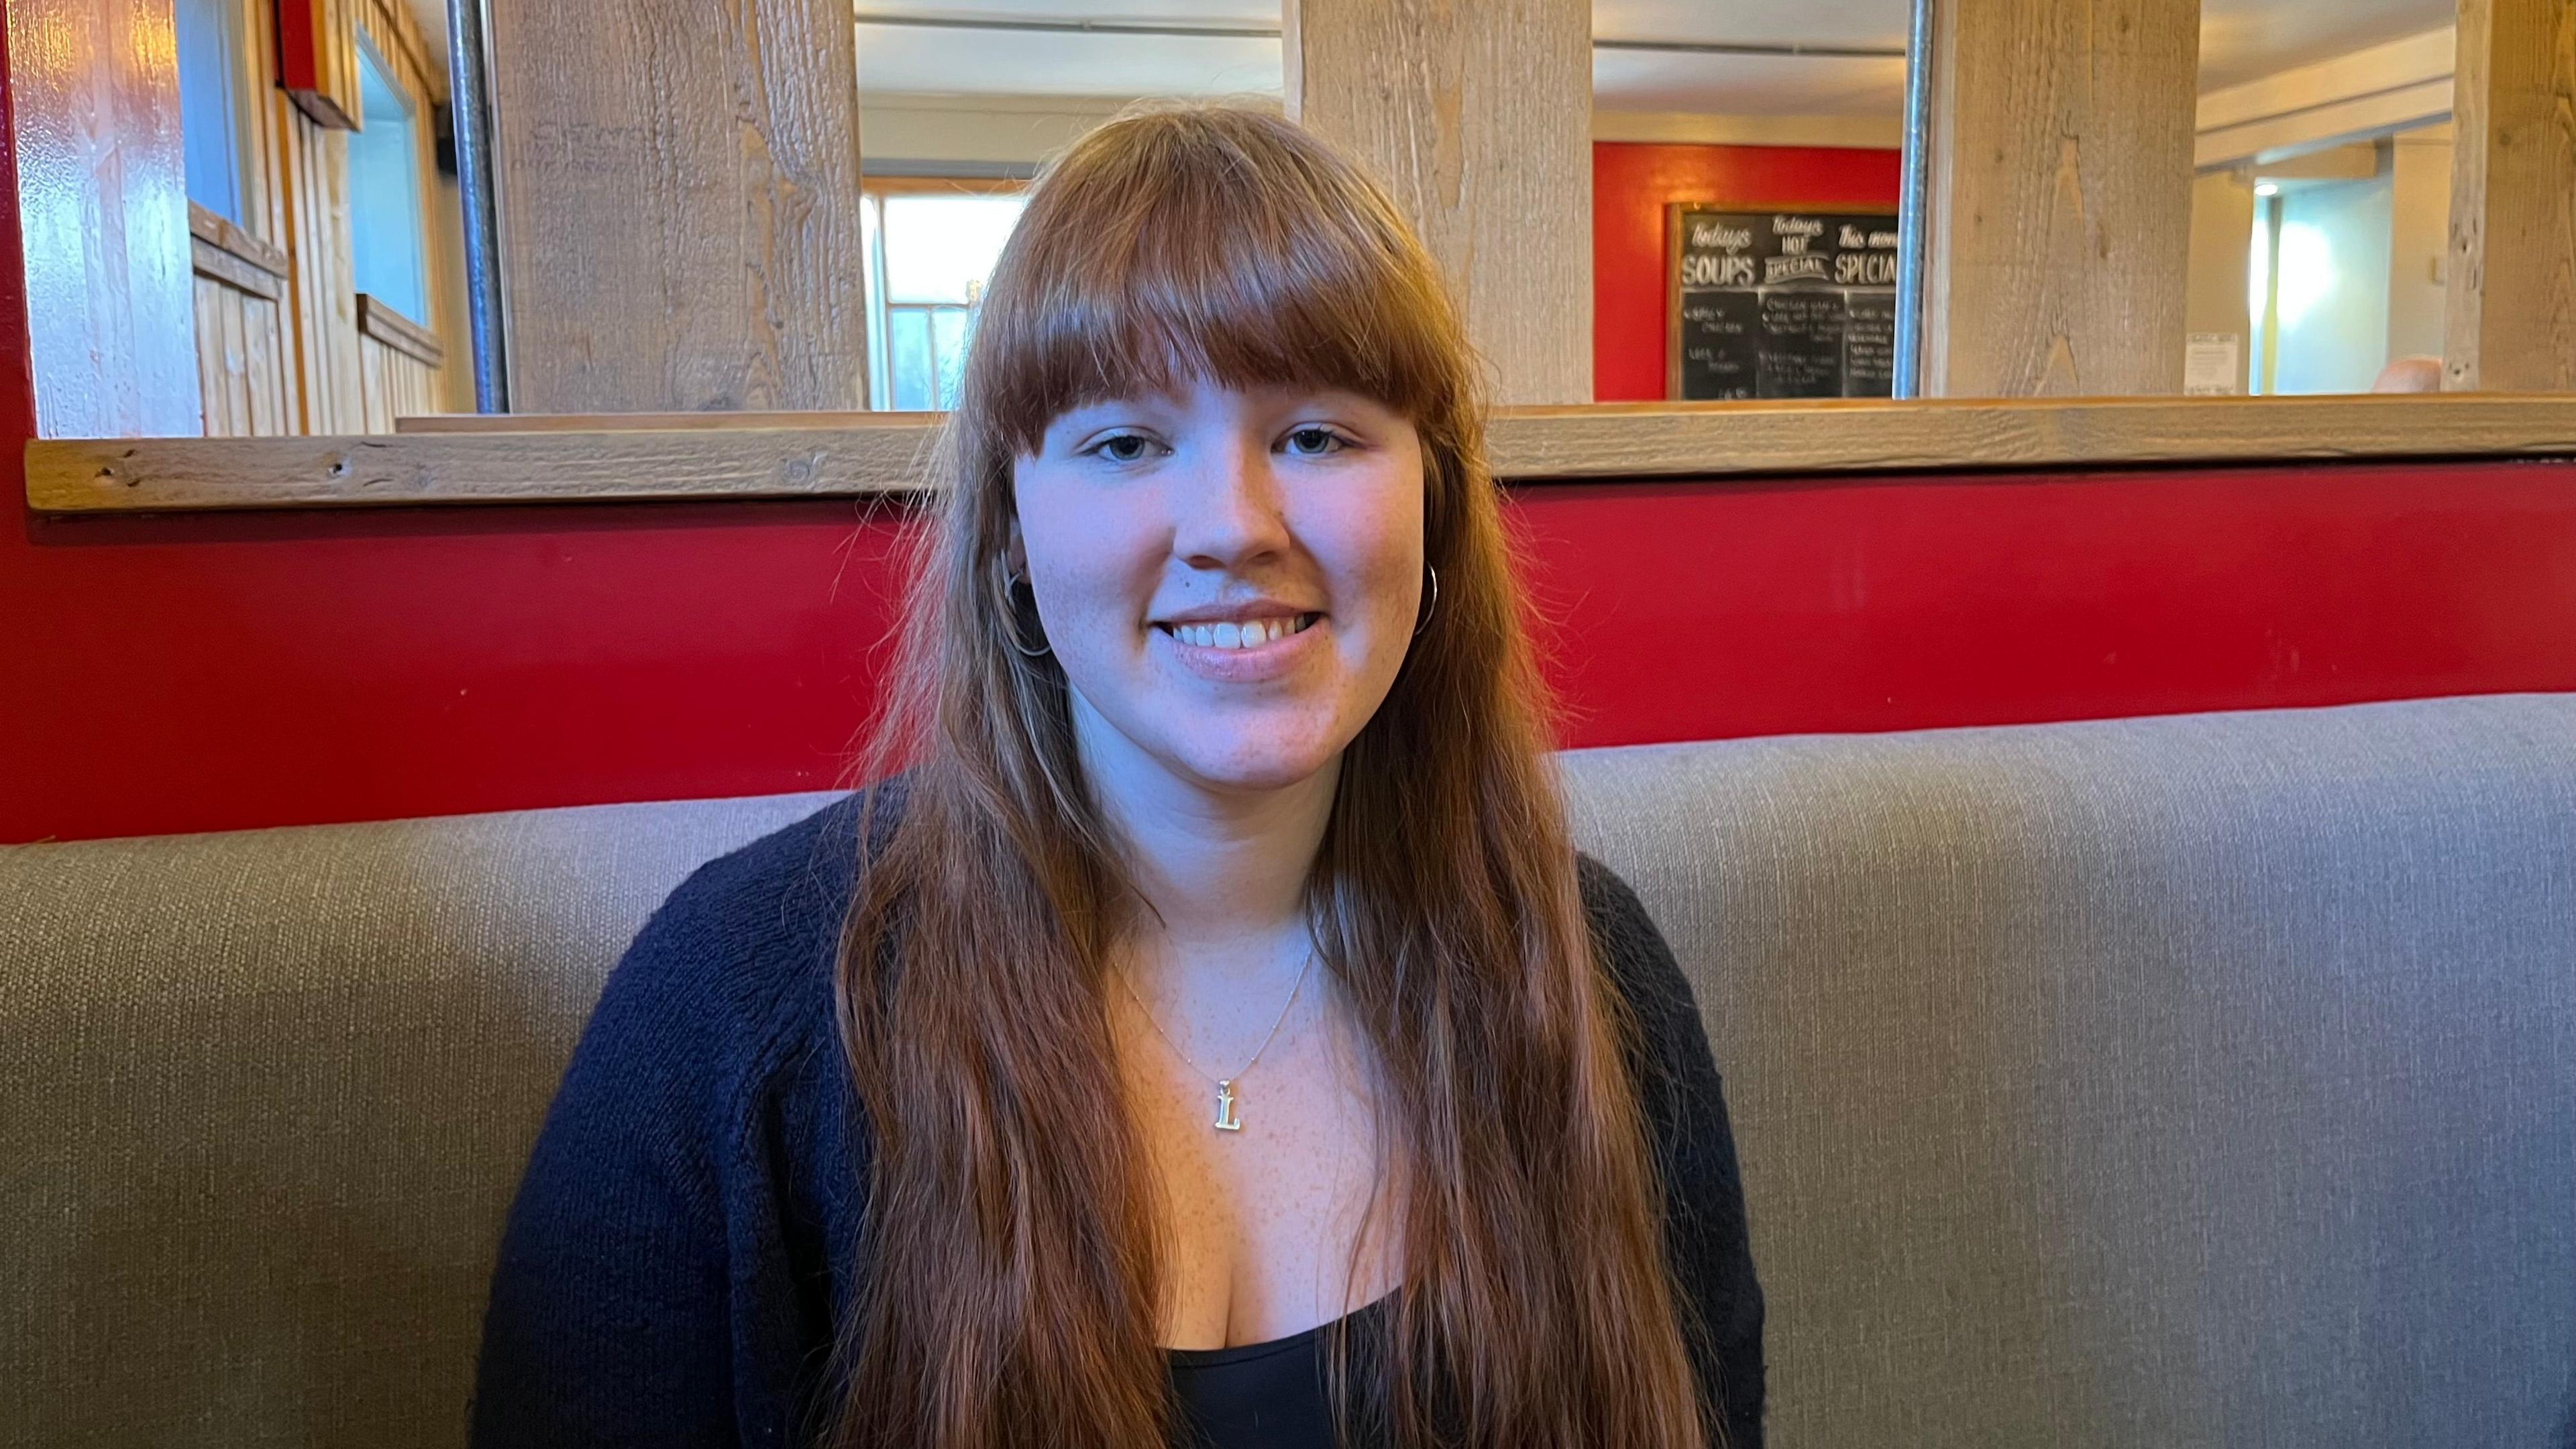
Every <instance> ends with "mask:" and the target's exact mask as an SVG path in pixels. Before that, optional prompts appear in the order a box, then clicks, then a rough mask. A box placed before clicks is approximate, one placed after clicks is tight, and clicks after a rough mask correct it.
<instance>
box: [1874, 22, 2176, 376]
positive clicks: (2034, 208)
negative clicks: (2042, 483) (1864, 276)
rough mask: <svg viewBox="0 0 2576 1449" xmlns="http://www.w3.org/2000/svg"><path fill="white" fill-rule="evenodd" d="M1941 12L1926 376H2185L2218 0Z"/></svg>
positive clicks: (1934, 55) (1928, 224)
mask: <svg viewBox="0 0 2576 1449" xmlns="http://www.w3.org/2000/svg"><path fill="white" fill-rule="evenodd" d="M1935 16H1936V23H1935V25H1934V27H1933V33H1932V43H1931V54H1930V55H1929V56H1928V57H1926V58H1925V62H1926V63H1927V64H1929V65H1930V66H1931V68H1932V69H1931V84H1932V125H1931V132H1932V139H1931V175H1930V186H1929V195H1928V197H1927V201H1928V207H1927V216H1926V218H1925V225H1924V235H1925V243H1926V246H1925V268H1924V280H1925V287H1924V291H1925V297H1924V319H1923V321H1924V342H1923V348H1924V356H1923V379H1924V391H1925V392H1926V393H1927V394H1928V395H1931V396H1936V397H2067V396H2108V395H2118V394H2136V393H2172V392H2179V391H2181V390H2182V382H2183V313H2184V286H2185V271H2186V261H2187V258H2188V256H2189V251H2190V231H2191V178H2192V124H2193V122H2192V117H2193V96H2194V95H2195V93H2196V91H2197V84H2196V72H2197V68H2198V64H2199V57H2200V0H1940V4H1939V5H1938V6H1937V7H1936V10H1935Z"/></svg>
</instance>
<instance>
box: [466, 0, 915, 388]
mask: <svg viewBox="0 0 2576 1449" xmlns="http://www.w3.org/2000/svg"><path fill="white" fill-rule="evenodd" d="M850 15H851V12H850V8H849V6H848V5H847V4H846V3H844V0H622V3H616V4H592V5H563V4H559V3H556V0H493V3H492V5H491V22H492V33H493V46H492V96H493V110H494V113H495V134H494V151H495V158H496V164H495V174H496V178H497V183H498V185H497V192H498V196H499V201H500V223H501V224H500V231H501V238H500V251H501V275H502V278H503V283H504V286H505V288H506V290H507V294H508V295H507V305H508V308H509V319H510V331H509V372H510V397H511V401H512V402H513V403H514V404H515V405H517V406H520V407H524V408H528V409H531V410H534V411H540V412H583V411H631V410H635V409H660V410H673V411H700V410H705V409H734V408H853V407H858V406H861V405H862V404H863V403H864V401H865V399H866V397H867V377H866V371H865V368H866V358H867V318H866V311H865V298H864V296H863V293H862V291H861V285H862V283H861V278H862V275H863V273H864V271H865V267H864V259H865V254H864V246H863V243H862V240H861V236H860V230H859V216H860V198H859V131H858V95H857V89H858V80H857V77H858V72H857V63H856V58H855V45H856V37H855V30H856V27H855V26H854V25H853V24H852V23H851V19H850Z"/></svg>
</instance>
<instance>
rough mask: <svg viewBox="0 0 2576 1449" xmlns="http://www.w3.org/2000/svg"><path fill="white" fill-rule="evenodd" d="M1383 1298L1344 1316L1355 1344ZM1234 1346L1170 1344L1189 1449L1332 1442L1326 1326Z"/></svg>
mask: <svg viewBox="0 0 2576 1449" xmlns="http://www.w3.org/2000/svg"><path fill="white" fill-rule="evenodd" d="M1385 1310H1386V1300H1385V1299H1383V1298H1381V1299H1379V1300H1378V1301H1377V1302H1375V1303H1371V1304H1369V1305H1368V1306H1367V1307H1365V1308H1362V1309H1360V1310H1359V1311H1358V1312H1356V1313H1353V1314H1351V1315H1349V1316H1348V1317H1346V1318H1344V1319H1342V1320H1341V1326H1342V1328H1343V1329H1344V1331H1345V1332H1347V1333H1349V1334H1350V1335H1351V1341H1352V1343H1353V1345H1354V1348H1355V1349H1356V1347H1357V1345H1359V1344H1361V1343H1365V1342H1367V1341H1368V1336H1369V1335H1370V1334H1371V1333H1373V1332H1374V1331H1375V1330H1376V1328H1377V1324H1378V1320H1379V1319H1381V1318H1382V1317H1383V1316H1384V1314H1385ZM1330 1326H1331V1325H1328V1324H1319V1325H1317V1326H1316V1327H1313V1328H1310V1329H1307V1330H1306V1331H1305V1332H1303V1333H1292V1334H1290V1335H1289V1336H1287V1337H1286V1338H1274V1339H1272V1340H1270V1341H1269V1342H1267V1343H1246V1344H1238V1345H1237V1346H1235V1347H1233V1348H1167V1349H1165V1350H1163V1356H1164V1358H1166V1359H1167V1360H1169V1361H1170V1363H1171V1366H1172V1392H1173V1394H1174V1396H1175V1397H1176V1398H1177V1399H1178V1401H1179V1403H1180V1406H1181V1421H1182V1422H1183V1423H1185V1424H1187V1425H1188V1426H1189V1431H1190V1436H1191V1441H1192V1444H1193V1446H1194V1449H1329V1446H1330V1445H1331V1444H1332V1442H1333V1409H1332V1403H1331V1400H1329V1399H1328V1398H1327V1397H1326V1396H1325V1390H1324V1331H1325V1329H1326V1328H1328V1327H1330Z"/></svg>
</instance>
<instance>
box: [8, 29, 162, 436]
mask: <svg viewBox="0 0 2576 1449" xmlns="http://www.w3.org/2000/svg"><path fill="white" fill-rule="evenodd" d="M7 24H8V47H7V49H8V77H7V82H8V87H9V110H10V113H11V116H12V120H13V129H14V132H15V135H14V137H13V138H12V139H13V141H14V145H15V149H16V152H17V168H18V196H17V205H18V222H19V227H20V235H21V236H22V238H23V239H24V243H25V253H26V302H27V340H26V346H27V349H28V362H29V364H30V370H31V371H32V372H33V373H34V376H35V384H36V430H37V433H38V434H39V435H40V436H45V437H118V436H129V437H130V436H162V437H178V436H189V435H193V434H195V433H196V432H197V431H198V421H199V419H198V411H197V356H196V344H195V338H194V333H195V327H196V316H195V311H196V303H195V283H194V280H193V277H192V271H193V268H192V267H191V264H190V247H189V236H188V198H187V177H186V164H185V161H184V158H183V156H182V153H181V150H180V144H179V68H178V56H177V52H176V51H175V49H174V48H173V47H172V46H171V44H170V41H169V37H170V35H171V32H172V14H171V3H170V0H9V5H8V20H7Z"/></svg>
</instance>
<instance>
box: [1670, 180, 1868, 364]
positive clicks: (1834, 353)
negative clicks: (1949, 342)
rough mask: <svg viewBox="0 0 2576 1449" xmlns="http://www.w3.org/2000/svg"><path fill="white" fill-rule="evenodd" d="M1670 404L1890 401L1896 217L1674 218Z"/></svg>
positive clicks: (1691, 213) (1707, 206) (1703, 212)
mask: <svg viewBox="0 0 2576 1449" xmlns="http://www.w3.org/2000/svg"><path fill="white" fill-rule="evenodd" d="M1664 237H1665V241H1664V253H1665V269H1664V270H1665V279H1664V291H1665V296H1666V298H1667V305H1666V315H1667V320H1666V323H1665V344H1664V395H1665V396H1666V397H1668V398H1675V399H1681V400H1686V401H1723V400H1731V399H1738V398H1772V397H1781V398H1797V397H1887V396H1889V395H1890V394H1891V393H1892V392H1894V390H1895V384H1896V257H1897V246H1896V213H1895V212H1894V211H1893V210H1886V209H1879V210H1872V209H1869V208H1854V207H1838V208H1817V207H1764V208H1758V209H1748V208H1744V207H1722V206H1719V205H1717V204H1715V203H1711V202H1691V201H1677V202H1674V203H1673V204H1672V205H1671V206H1669V207H1667V208H1666V210H1665V217H1664Z"/></svg>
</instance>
